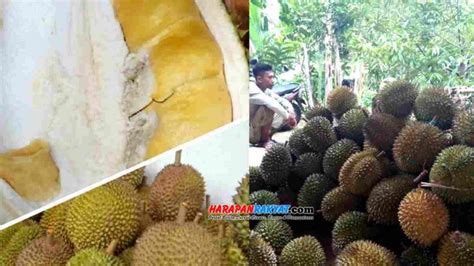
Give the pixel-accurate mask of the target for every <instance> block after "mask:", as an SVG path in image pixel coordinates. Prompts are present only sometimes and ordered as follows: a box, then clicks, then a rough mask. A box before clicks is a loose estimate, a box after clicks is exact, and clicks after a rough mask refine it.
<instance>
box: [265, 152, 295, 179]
mask: <svg viewBox="0 0 474 266" xmlns="http://www.w3.org/2000/svg"><path fill="white" fill-rule="evenodd" d="M291 163H292V160H291V154H290V151H289V149H288V148H287V147H286V146H285V145H283V144H275V145H273V146H272V147H271V148H270V149H269V150H268V151H267V153H265V155H264V156H263V158H262V163H261V164H260V171H261V172H262V177H263V180H265V182H266V183H267V184H269V185H271V186H279V185H282V184H284V183H285V182H286V179H287V177H288V175H289V174H290V168H291Z"/></svg>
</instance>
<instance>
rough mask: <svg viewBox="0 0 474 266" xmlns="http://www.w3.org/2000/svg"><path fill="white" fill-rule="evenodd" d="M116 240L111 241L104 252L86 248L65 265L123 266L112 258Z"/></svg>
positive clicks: (123, 264)
mask: <svg viewBox="0 0 474 266" xmlns="http://www.w3.org/2000/svg"><path fill="white" fill-rule="evenodd" d="M116 245H117V240H114V241H112V242H111V243H110V244H109V245H108V246H107V249H106V250H105V251H102V250H99V249H94V248H86V249H83V250H80V251H79V252H77V253H76V254H75V255H74V256H73V257H72V258H71V259H70V260H69V261H68V262H67V264H66V266H83V265H101V266H125V263H124V262H123V261H122V260H121V259H120V258H118V257H116V256H114V252H115V248H116Z"/></svg>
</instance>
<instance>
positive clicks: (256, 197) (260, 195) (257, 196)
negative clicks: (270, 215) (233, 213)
mask: <svg viewBox="0 0 474 266" xmlns="http://www.w3.org/2000/svg"><path fill="white" fill-rule="evenodd" d="M278 203H280V200H279V199H278V197H277V196H276V194H275V193H273V192H271V191H268V190H259V191H255V192H252V194H250V204H260V205H262V204H278Z"/></svg>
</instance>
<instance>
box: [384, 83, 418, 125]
mask: <svg viewBox="0 0 474 266" xmlns="http://www.w3.org/2000/svg"><path fill="white" fill-rule="evenodd" d="M417 96H418V90H417V88H416V87H415V85H413V84H411V83H410V82H408V81H404V80H397V81H394V82H391V83H389V84H387V85H386V86H385V87H384V88H383V89H382V90H381V91H379V92H378V93H377V95H376V96H375V97H376V99H377V106H378V107H379V108H380V110H381V111H382V112H383V113H388V114H391V115H393V116H395V117H399V118H405V117H407V116H408V115H410V113H411V112H412V111H413V106H414V104H415V100H416V97H417Z"/></svg>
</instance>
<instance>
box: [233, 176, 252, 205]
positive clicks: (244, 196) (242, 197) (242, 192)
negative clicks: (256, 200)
mask: <svg viewBox="0 0 474 266" xmlns="http://www.w3.org/2000/svg"><path fill="white" fill-rule="evenodd" d="M249 183H250V178H249V176H248V175H246V176H244V177H243V178H242V180H240V183H239V186H238V187H237V189H236V192H237V194H235V195H234V196H233V197H232V200H233V202H234V203H235V204H239V205H242V204H249V202H250V199H249V194H250V193H249Z"/></svg>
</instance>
